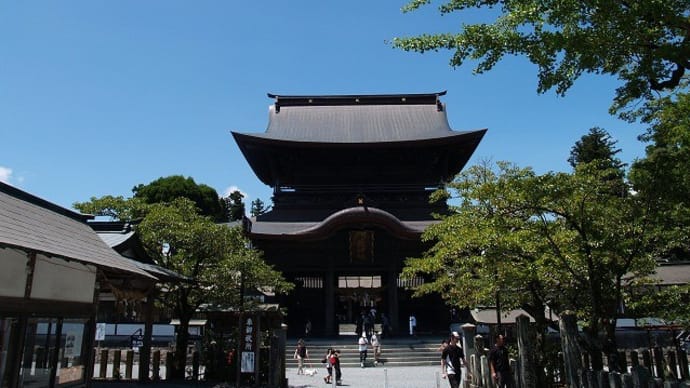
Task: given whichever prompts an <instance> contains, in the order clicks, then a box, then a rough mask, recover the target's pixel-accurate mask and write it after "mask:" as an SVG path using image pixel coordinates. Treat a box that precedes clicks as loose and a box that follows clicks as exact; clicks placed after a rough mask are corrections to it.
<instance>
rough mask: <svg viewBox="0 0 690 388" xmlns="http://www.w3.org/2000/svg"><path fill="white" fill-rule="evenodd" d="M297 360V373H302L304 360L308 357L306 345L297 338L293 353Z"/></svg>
mask: <svg viewBox="0 0 690 388" xmlns="http://www.w3.org/2000/svg"><path fill="white" fill-rule="evenodd" d="M293 357H294V358H295V359H296V360H297V374H298V375H303V374H304V360H305V359H307V358H309V351H308V350H307V346H306V345H305V344H304V340H303V339H301V338H300V339H299V340H297V348H295V354H294V356H293Z"/></svg>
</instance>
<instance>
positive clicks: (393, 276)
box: [386, 269, 400, 333]
mask: <svg viewBox="0 0 690 388" xmlns="http://www.w3.org/2000/svg"><path fill="white" fill-rule="evenodd" d="M386 276H387V278H388V279H387V282H386V283H387V289H388V295H387V296H388V322H389V323H390V325H391V329H392V331H393V332H394V333H399V332H400V330H399V329H400V327H399V326H398V322H399V319H398V318H399V317H400V310H399V307H398V305H399V303H398V271H396V270H395V269H393V270H389V271H388V273H387V274H386Z"/></svg>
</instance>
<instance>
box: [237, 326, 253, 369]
mask: <svg viewBox="0 0 690 388" xmlns="http://www.w3.org/2000/svg"><path fill="white" fill-rule="evenodd" d="M243 333H244V336H243V337H242V342H243V346H242V357H241V359H240V372H242V373H254V363H255V362H254V352H255V349H256V347H255V345H256V344H255V343H254V339H255V338H256V335H255V334H256V333H255V332H254V321H253V320H252V318H247V319H246V320H245V321H244V331H243Z"/></svg>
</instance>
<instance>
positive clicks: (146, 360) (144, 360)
mask: <svg viewBox="0 0 690 388" xmlns="http://www.w3.org/2000/svg"><path fill="white" fill-rule="evenodd" d="M157 292H158V290H157V289H156V287H155V286H152V287H151V291H149V293H148V295H147V296H146V301H145V302H144V320H145V322H144V346H142V347H141V349H139V376H138V377H139V382H140V383H148V382H149V381H150V379H149V372H150V367H149V365H150V363H151V342H152V341H151V338H152V337H153V307H154V300H155V298H156V295H157Z"/></svg>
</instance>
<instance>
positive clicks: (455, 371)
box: [441, 331, 465, 388]
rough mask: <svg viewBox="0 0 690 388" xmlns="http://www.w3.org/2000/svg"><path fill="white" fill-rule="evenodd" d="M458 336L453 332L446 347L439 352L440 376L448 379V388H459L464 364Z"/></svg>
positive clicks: (463, 354) (463, 353)
mask: <svg viewBox="0 0 690 388" xmlns="http://www.w3.org/2000/svg"><path fill="white" fill-rule="evenodd" d="M458 341H460V334H458V332H457V331H454V332H453V333H452V334H451V336H450V339H449V341H448V346H446V347H445V349H443V351H442V352H441V374H442V376H443V378H444V379H445V378H447V379H448V383H449V384H450V388H459V387H460V380H461V379H462V366H463V365H464V364H465V352H464V351H463V350H462V347H460V345H459V344H458Z"/></svg>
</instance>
